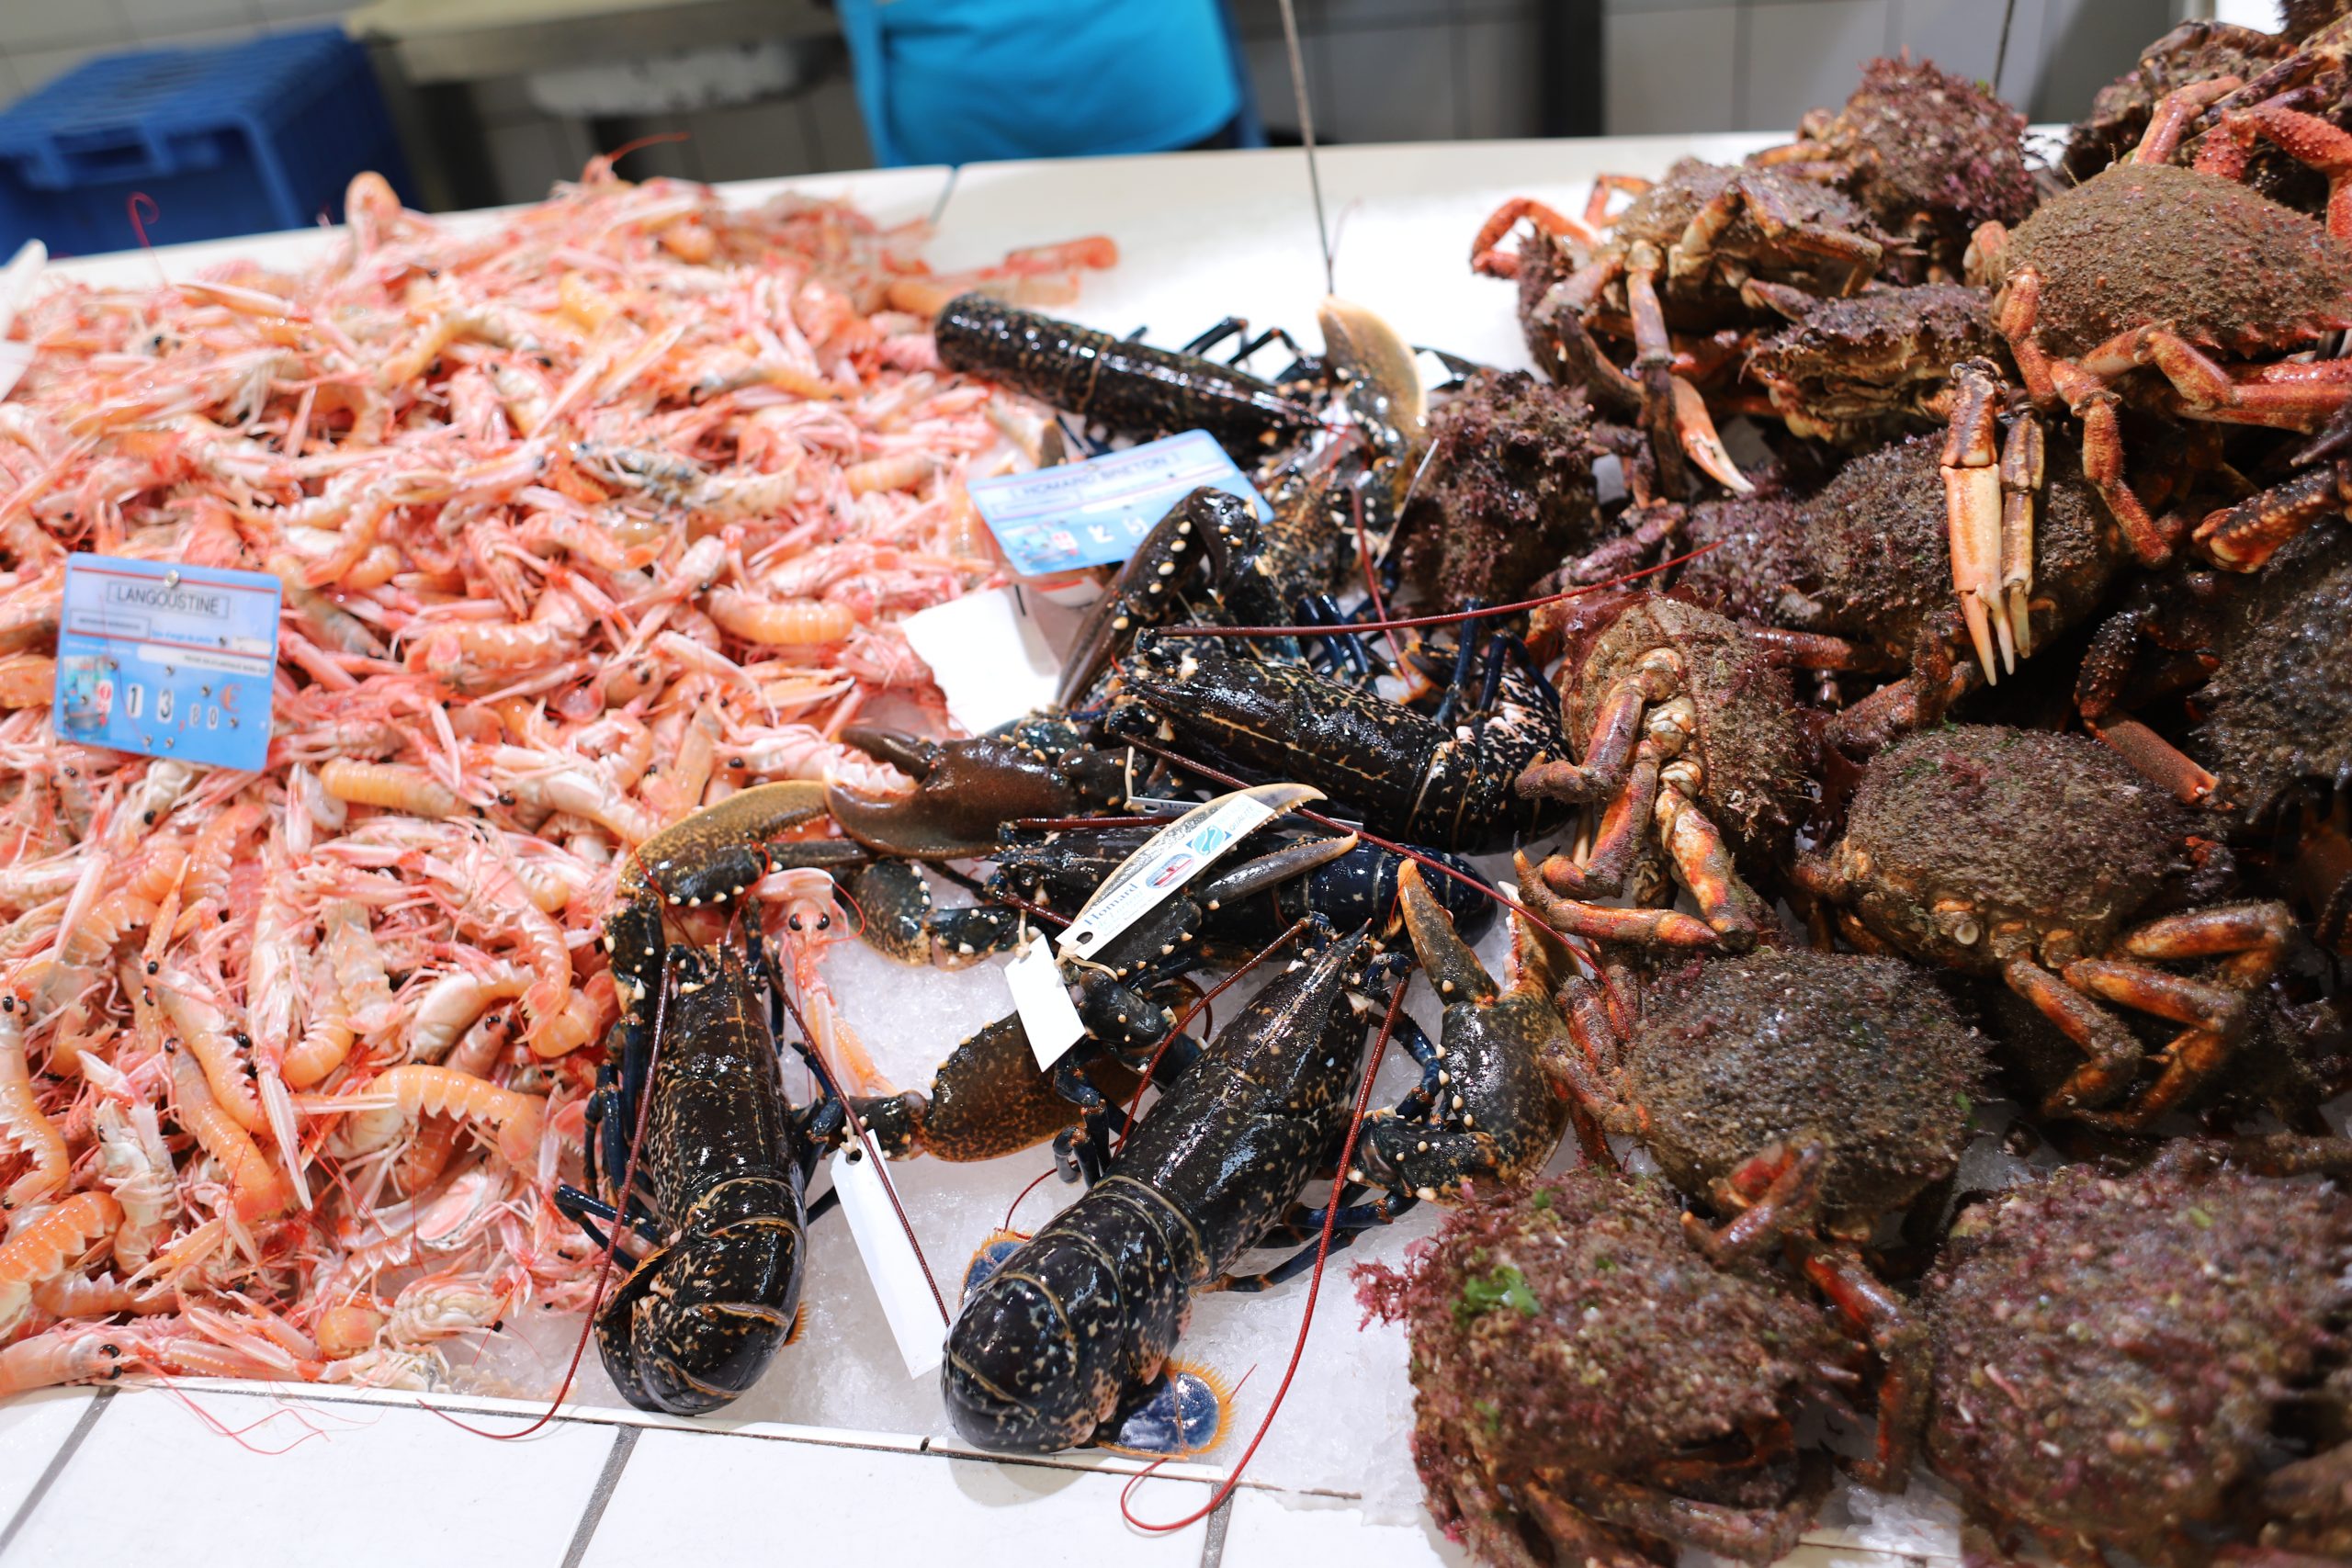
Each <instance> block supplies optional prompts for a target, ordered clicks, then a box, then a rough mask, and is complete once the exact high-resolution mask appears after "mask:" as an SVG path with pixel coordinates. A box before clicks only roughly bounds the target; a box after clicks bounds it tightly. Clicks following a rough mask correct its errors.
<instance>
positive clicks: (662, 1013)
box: [424, 966, 670, 1443]
mask: <svg viewBox="0 0 2352 1568" xmlns="http://www.w3.org/2000/svg"><path fill="white" fill-rule="evenodd" d="M669 1011H670V972H669V970H668V968H667V967H666V966H665V967H664V968H663V969H662V977H661V979H660V980H659V981H657V982H656V986H655V990H654V992H653V1044H652V1048H651V1049H650V1050H649V1051H648V1052H647V1053H646V1056H645V1090H644V1093H643V1095H642V1096H641V1097H640V1098H639V1100H638V1102H637V1126H636V1127H635V1128H634V1129H632V1130H631V1132H630V1134H629V1139H628V1159H626V1160H624V1161H623V1162H622V1163H621V1184H620V1187H619V1189H618V1196H619V1200H620V1201H618V1202H616V1204H614V1205H613V1206H614V1208H615V1209H616V1210H618V1211H619V1213H617V1214H616V1216H615V1218H614V1220H613V1234H612V1235H610V1236H608V1237H607V1238H606V1239H605V1256H604V1258H603V1260H602V1261H601V1262H600V1263H598V1264H597V1266H596V1290H595V1293H594V1294H593V1295H591V1296H590V1297H589V1298H588V1317H587V1321H586V1322H584V1323H582V1325H580V1342H579V1343H578V1344H576V1345H574V1346H572V1348H571V1363H570V1364H569V1365H567V1366H566V1367H565V1368H564V1369H563V1382H560V1383H558V1384H557V1385H556V1391H555V1398H554V1399H553V1400H552V1401H551V1402H550V1403H549V1404H548V1407H547V1410H546V1411H545V1412H544V1413H543V1414H542V1415H541V1416H539V1418H538V1419H537V1420H536V1421H534V1422H532V1423H531V1424H530V1425H529V1426H527V1427H524V1428H523V1429H522V1430H521V1431H519V1432H485V1431H483V1430H482V1429H481V1427H475V1426H469V1425H468V1424H467V1423H466V1422H463V1421H460V1420H458V1418H457V1417H456V1416H452V1415H450V1414H449V1413H448V1412H447V1411H446V1410H443V1409H441V1408H439V1407H438V1406H436V1405H431V1404H426V1405H424V1409H426V1410H430V1411H432V1412H433V1414H434V1415H435V1416H440V1417H441V1419H442V1420H444V1421H447V1423H449V1425H450V1426H452V1427H457V1428H458V1430H459V1431H461V1432H470V1433H472V1434H473V1435H474V1436H475V1437H477V1438H489V1439H490V1440H491V1441H492V1442H495V1443H511V1442H514V1441H515V1439H517V1438H527V1437H529V1436H530V1435H531V1434H532V1433H534V1432H536V1431H537V1430H538V1429H539V1428H540V1427H544V1426H546V1425H547V1424H548V1422H550V1421H552V1420H554V1419H555V1415H556V1412H557V1411H559V1410H560V1409H562V1408H563V1400H564V1396H565V1395H566V1394H568V1393H571V1382H572V1380H573V1379H574V1378H576V1377H578V1376H579V1375H580V1360H581V1358H582V1357H583V1356H585V1355H586V1354H587V1353H588V1337H589V1336H590V1335H592V1334H594V1332H595V1331H596V1314H597V1313H598V1312H600V1311H601V1310H603V1308H604V1305H605V1290H606V1288H607V1287H609V1286H610V1285H611V1283H612V1280H613V1254H614V1252H615V1251H616V1250H617V1249H618V1248H619V1247H620V1244H621V1231H622V1228H623V1227H624V1226H626V1225H628V1223H629V1219H628V1199H629V1193H630V1192H631V1191H633V1190H635V1188H636V1185H637V1156H638V1153H639V1151H640V1150H641V1149H643V1148H644V1147H645V1129H646V1128H647V1127H649V1126H650V1125H651V1124H652V1121H653V1117H652V1111H653V1086H654V1084H655V1083H656V1082H657V1081H659V1080H657V1079H656V1078H655V1077H654V1073H655V1072H656V1070H657V1069H659V1068H660V1067H661V1066H662V1035H663V1034H664V1033H665V1032H667V1030H666V1027H665V1026H666V1025H667V1023H668V1021H669Z"/></svg>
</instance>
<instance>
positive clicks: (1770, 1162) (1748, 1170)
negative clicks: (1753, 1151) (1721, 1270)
mask: <svg viewBox="0 0 2352 1568" xmlns="http://www.w3.org/2000/svg"><path fill="white" fill-rule="evenodd" d="M1828 1160H1829V1151H1828V1150H1827V1149H1826V1148H1825V1147H1824V1146H1823V1145H1820V1144H1818V1143H1812V1144H1807V1145H1804V1147H1803V1148H1801V1149H1791V1148H1789V1147H1787V1146H1786V1145H1774V1146H1773V1147H1771V1148H1770V1149H1767V1150H1765V1151H1764V1152H1763V1153H1762V1154H1759V1155H1758V1156H1755V1157H1754V1158H1753V1159H1750V1160H1748V1161H1747V1163H1746V1164H1745V1165H1743V1166H1741V1167H1740V1168H1738V1169H1737V1170H1736V1171H1734V1172H1732V1174H1731V1175H1730V1176H1729V1177H1727V1178H1726V1179H1724V1181H1723V1182H1722V1183H1720V1184H1719V1185H1720V1187H1721V1189H1722V1196H1723V1197H1724V1200H1725V1201H1726V1203H1727V1204H1729V1205H1732V1206H1737V1205H1740V1204H1745V1205H1746V1207H1744V1208H1742V1209H1741V1210H1740V1213H1738V1215H1737V1216H1736V1217H1735V1218H1734V1219H1732V1220H1731V1221H1730V1222H1729V1223H1728V1224H1724V1226H1723V1227H1722V1228H1721V1229H1716V1228H1714V1227H1713V1226H1711V1225H1709V1224H1707V1222H1706V1221H1704V1220H1702V1219H1701V1218H1700V1217H1699V1216H1698V1215H1696V1214H1693V1213H1685V1214H1684V1215H1683V1216H1682V1230H1683V1234H1685V1235H1688V1236H1689V1237H1690V1238H1691V1245H1692V1246H1693V1247H1697V1248H1698V1249H1699V1250H1700V1251H1701V1252H1702V1253H1704V1254H1705V1255H1706V1258H1707V1260H1708V1261H1709V1262H1711V1263H1715V1264H1729V1263H1735V1262H1738V1261H1740V1260H1742V1259H1745V1258H1754V1257H1755V1256H1756V1255H1757V1254H1758V1253H1760V1252H1762V1251H1763V1250H1764V1249H1765V1248H1766V1247H1770V1246H1771V1245H1772V1244H1773V1243H1774V1242H1776V1241H1779V1240H1780V1239H1781V1237H1783V1236H1786V1235H1791V1234H1792V1233H1793V1232H1797V1231H1801V1230H1804V1228H1806V1227H1807V1226H1809V1225H1810V1224H1812V1223H1813V1221H1814V1218H1815V1215H1816V1214H1817V1213H1819V1212H1820V1209H1821V1183H1822V1179H1823V1177H1824V1176H1826V1174H1827V1172H1826V1166H1827V1164H1828Z"/></svg>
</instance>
